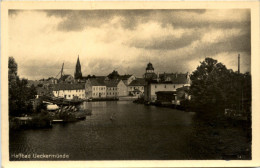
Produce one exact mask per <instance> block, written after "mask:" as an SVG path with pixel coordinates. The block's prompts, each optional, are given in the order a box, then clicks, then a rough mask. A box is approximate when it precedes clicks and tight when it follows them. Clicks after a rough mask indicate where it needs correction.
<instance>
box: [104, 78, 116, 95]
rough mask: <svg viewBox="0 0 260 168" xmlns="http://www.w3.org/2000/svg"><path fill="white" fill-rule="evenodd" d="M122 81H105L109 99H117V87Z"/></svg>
mask: <svg viewBox="0 0 260 168" xmlns="http://www.w3.org/2000/svg"><path fill="white" fill-rule="evenodd" d="M119 82H120V81H119V80H117V79H115V80H105V85H106V87H107V89H106V91H107V92H106V96H107V98H117V97H118V93H117V85H118V83H119Z"/></svg>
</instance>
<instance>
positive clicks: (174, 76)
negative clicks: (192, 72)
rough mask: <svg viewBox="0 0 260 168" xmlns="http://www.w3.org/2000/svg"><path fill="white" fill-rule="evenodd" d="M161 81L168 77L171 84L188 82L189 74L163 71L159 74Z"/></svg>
mask: <svg viewBox="0 0 260 168" xmlns="http://www.w3.org/2000/svg"><path fill="white" fill-rule="evenodd" d="M159 77H160V79H161V81H165V80H167V78H170V80H171V81H172V83H173V84H188V83H189V80H188V79H189V74H188V73H163V74H160V75H159Z"/></svg>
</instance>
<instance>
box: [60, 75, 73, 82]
mask: <svg viewBox="0 0 260 168" xmlns="http://www.w3.org/2000/svg"><path fill="white" fill-rule="evenodd" d="M68 77H72V78H73V76H71V75H63V76H62V77H61V78H60V79H59V80H60V81H65V80H66V79H67V78H68Z"/></svg>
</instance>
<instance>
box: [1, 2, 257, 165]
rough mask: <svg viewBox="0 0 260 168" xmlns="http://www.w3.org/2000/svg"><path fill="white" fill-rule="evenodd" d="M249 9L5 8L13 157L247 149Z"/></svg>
mask: <svg viewBox="0 0 260 168" xmlns="http://www.w3.org/2000/svg"><path fill="white" fill-rule="evenodd" d="M251 15H252V11H251V9H250V8H241V7H240V8H206V7H205V8H200V9H197V8H194V9H192V8H191V9H190V8H181V9H175V8H172V9H159V8H158V9H152V8H150V9H146V8H143V9H142V8H138V9H110V8H107V9H103V8H102V9H101V8H100V9H89V8H86V9H74V8H72V9H62V8H58V7H57V8H52V9H45V8H42V9H39V8H37V9H33V8H32V9H21V8H19V7H18V8H9V9H8V15H7V18H6V21H7V23H5V24H7V26H6V27H7V32H8V34H7V37H8V38H6V39H7V41H6V42H7V43H8V48H6V53H8V54H7V55H5V56H6V60H7V61H8V67H7V66H6V67H7V69H6V72H7V73H8V93H7V96H8V98H6V99H8V100H7V101H8V107H7V109H8V111H7V112H6V115H7V118H8V122H7V123H8V125H6V126H5V128H7V131H8V132H7V136H8V156H7V157H8V160H9V161H10V162H16V163H17V162H20V161H124V160H128V161H131V160H133V161H134V160H135V161H145V160H159V161H160V160H161V161H164V160H165V161H166V160H223V161H225V160H243V161H251V160H252V156H253V155H252V150H253V149H252V136H253V134H252V66H251V64H252V40H251V38H252V29H251V28H252V19H251ZM5 64H7V62H6V63H5ZM2 82H4V81H3V80H2ZM6 83H7V81H6ZM2 129H3V126H2Z"/></svg>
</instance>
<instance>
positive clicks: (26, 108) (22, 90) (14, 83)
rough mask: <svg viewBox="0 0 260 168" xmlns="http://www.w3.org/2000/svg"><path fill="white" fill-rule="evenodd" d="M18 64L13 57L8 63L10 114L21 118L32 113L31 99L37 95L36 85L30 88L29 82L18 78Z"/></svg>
mask: <svg viewBox="0 0 260 168" xmlns="http://www.w3.org/2000/svg"><path fill="white" fill-rule="evenodd" d="M17 67H18V66H17V63H16V62H15V60H14V58H13V57H9V61H8V85H9V114H10V116H19V115H21V114H29V113H31V112H32V109H33V107H32V102H31V99H33V98H34V97H35V95H36V94H37V92H36V88H35V87H34V85H32V86H31V87H28V86H27V84H28V80H26V79H20V78H19V77H18V76H17Z"/></svg>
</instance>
